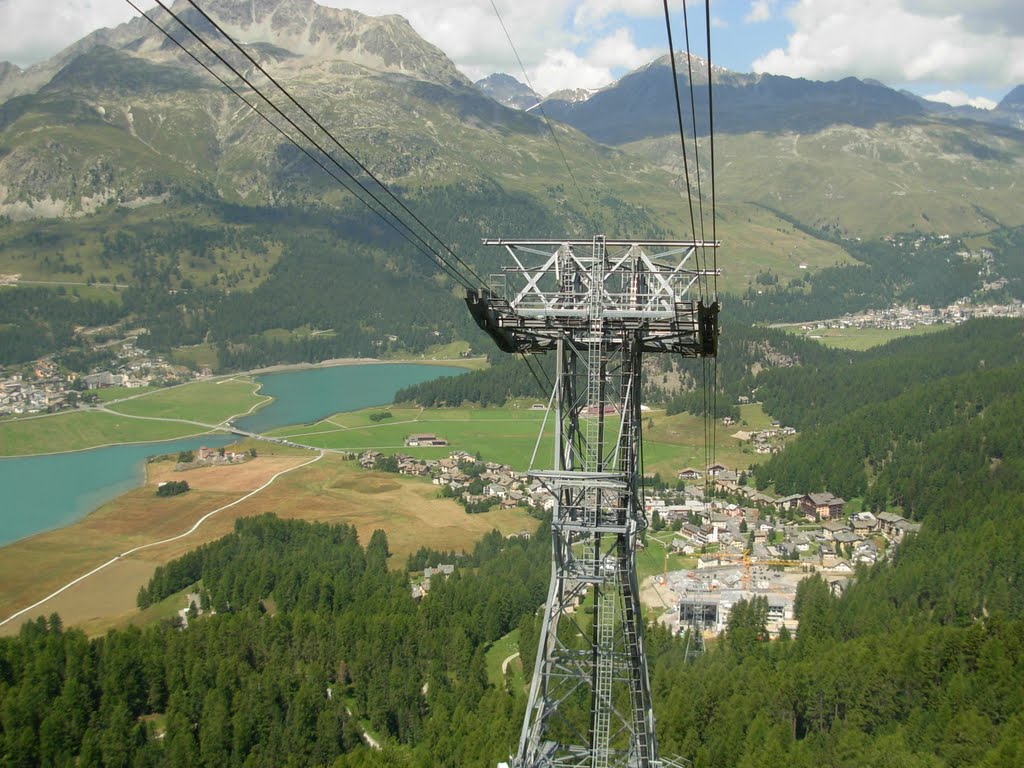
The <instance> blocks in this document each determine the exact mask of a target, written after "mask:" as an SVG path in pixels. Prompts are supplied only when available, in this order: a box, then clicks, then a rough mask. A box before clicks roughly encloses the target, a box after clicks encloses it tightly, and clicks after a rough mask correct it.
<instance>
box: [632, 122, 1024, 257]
mask: <svg viewBox="0 0 1024 768" xmlns="http://www.w3.org/2000/svg"><path fill="white" fill-rule="evenodd" d="M967 134H968V132H967V130H966V129H964V128H962V127H960V126H954V125H952V124H944V123H940V122H937V121H935V122H931V121H923V122H918V123H912V122H908V123H906V124H903V125H884V124H883V125H878V126H875V127H874V128H872V129H871V130H867V129H863V128H856V127H853V126H833V127H831V128H828V129H826V130H824V131H821V132H819V133H816V134H812V135H797V134H793V133H788V134H779V135H772V134H762V133H750V134H740V135H735V134H732V135H730V134H726V135H721V136H718V137H716V141H715V152H716V186H717V190H718V192H719V200H720V201H721V203H722V204H724V205H739V204H743V203H746V202H748V201H750V202H758V203H763V204H765V205H769V206H770V207H772V208H775V209H779V210H783V211H785V212H787V213H788V214H790V215H792V216H794V217H795V218H796V219H798V220H799V221H802V222H804V223H805V224H807V225H809V226H823V225H832V224H835V223H838V224H839V225H840V227H841V228H843V229H844V230H846V231H848V232H849V233H851V234H852V235H858V236H861V237H878V236H880V235H883V234H886V233H890V232H909V231H912V230H915V229H916V230H918V231H921V232H934V233H936V234H942V233H965V232H978V231H987V230H990V229H992V228H994V227H995V226H996V224H995V221H994V220H997V221H999V222H1000V223H1002V224H1003V225H1008V226H1012V225H1020V224H1022V223H1024V209H1021V207H1020V205H1019V204H1018V203H1017V195H1016V194H1015V191H1014V184H1015V182H1016V181H1017V180H1019V178H1020V174H1021V167H1022V164H1024V160H1022V158H1024V140H1022V138H1021V137H1020V136H1019V135H1016V136H1015V135H1013V134H1011V133H1009V132H999V133H997V132H995V131H991V132H988V131H984V130H972V131H970V133H969V135H970V140H971V141H978V142H979V143H981V144H982V145H983V146H984V147H987V148H988V149H989V150H991V154H992V157H990V158H984V159H981V158H979V157H977V156H975V155H973V154H972V153H971V151H970V150H969V149H965V148H964V146H965V145H964V139H963V137H964V136H966V135H967ZM673 141H675V140H673V139H672V138H671V137H664V138H659V139H647V140H644V141H640V142H635V143H633V144H630V145H627V146H625V147H624V148H625V149H628V150H629V151H632V152H635V153H637V154H639V155H641V156H643V157H646V158H649V159H651V160H652V161H654V162H664V158H666V157H668V158H671V157H674V156H675V155H676V154H678V149H677V147H676V146H675V144H674V143H673ZM976 151H977V150H976ZM766 180H769V181H768V182H767V183H766ZM979 209H980V210H983V211H985V212H987V214H988V216H986V215H982V214H980V213H979ZM989 216H991V217H992V218H989ZM993 219H994V220H993Z"/></svg>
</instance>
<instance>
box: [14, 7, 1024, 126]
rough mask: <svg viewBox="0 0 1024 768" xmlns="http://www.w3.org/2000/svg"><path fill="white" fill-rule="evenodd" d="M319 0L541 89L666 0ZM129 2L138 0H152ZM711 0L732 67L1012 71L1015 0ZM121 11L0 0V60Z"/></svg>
mask: <svg viewBox="0 0 1024 768" xmlns="http://www.w3.org/2000/svg"><path fill="white" fill-rule="evenodd" d="M197 1H198V2H200V4H201V0H197ZM319 2H320V3H321V4H322V5H333V6H337V7H348V8H353V9H355V10H359V11H362V12H364V13H369V14H373V15H379V14H384V13H398V14H401V15H403V16H405V17H406V18H407V19H409V21H410V22H411V23H412V26H413V27H414V28H415V29H416V31H417V32H419V34H421V35H422V36H423V37H425V38H426V39H427V40H429V41H430V42H432V43H434V44H435V45H437V46H438V47H439V48H441V49H442V50H443V51H444V52H445V53H447V54H448V56H449V57H450V58H451V59H452V60H453V61H454V62H455V63H456V65H457V66H458V67H459V68H460V69H461V70H462V71H463V72H464V73H465V74H466V75H467V76H469V77H470V78H471V79H473V80H477V79H480V78H482V77H485V76H486V75H488V74H491V73H492V72H506V73H508V74H510V75H512V76H514V77H516V78H517V79H519V80H520V81H529V83H530V84H531V85H532V86H533V88H534V90H536V91H538V92H539V93H541V94H543V95H546V94H548V93H550V92H552V91H555V90H560V89H563V88H599V87H601V86H604V85H607V84H608V83H610V82H612V81H614V80H615V79H616V78H618V77H620V76H622V75H623V74H625V73H626V72H628V71H629V70H631V69H635V68H636V67H638V66H641V65H642V64H645V63H647V62H649V61H651V60H652V59H654V58H656V57H657V56H661V55H663V54H665V53H667V52H668V42H667V35H666V29H665V15H664V14H665V12H664V6H663V4H662V3H658V2H656V0H493V3H492V0H444V1H443V2H442V1H439V0H319ZM136 4H138V5H140V7H143V8H146V7H148V6H150V5H152V0H137V2H136ZM495 7H496V9H497V13H496V12H495ZM686 8H687V14H688V21H689V34H690V50H691V51H692V52H693V53H695V54H697V55H700V56H703V57H706V56H707V47H706V42H705V22H704V20H705V6H704V3H703V2H698V1H697V0H691V2H688V3H687V5H686ZM710 11H711V59H712V61H713V63H714V64H716V65H721V66H724V67H726V68H728V69H731V70H734V71H738V72H768V73H772V74H777V75H788V76H790V77H804V78H808V79H812V80H835V79H840V78H843V77H850V76H853V77H858V78H861V79H866V78H872V79H875V80H879V81H881V82H883V83H885V84H886V85H889V86H890V87H893V88H905V89H907V90H910V91H912V92H914V93H916V94H918V95H920V96H924V97H925V98H930V99H933V100H935V101H942V102H945V103H949V104H954V105H958V106H959V105H963V104H971V105H973V106H977V107H981V108H991V107H993V106H995V104H996V102H998V100H999V99H1001V98H1002V97H1003V96H1004V95H1006V93H1008V92H1009V91H1010V90H1011V89H1012V88H1013V87H1014V86H1016V85H1018V84H1022V83H1024V10H1022V6H1021V0H969V1H968V0H711V3H710ZM669 12H670V17H671V19H672V27H673V33H672V34H673V42H674V44H675V48H676V49H677V50H680V49H682V48H684V47H685V28H684V24H683V4H682V0H671V2H670V3H669ZM133 15H135V12H134V11H133V10H132V9H131V7H130V6H129V5H128V4H127V3H126V2H124V0H65V1H64V2H60V3H51V2H42V1H41V0H0V61H4V60H6V61H11V62H13V63H14V64H17V65H18V66H20V67H26V66H30V65H32V64H34V63H37V62H39V61H42V60H45V59H46V58H48V57H49V56H52V55H53V54H54V53H56V52H57V51H59V50H60V49H62V48H63V47H65V46H66V45H69V44H70V43H72V42H74V41H75V40H77V39H79V38H81V37H83V36H84V35H86V34H88V33H89V32H90V31H92V30H94V29H96V28H98V27H102V26H114V25H116V24H119V23H121V22H123V21H126V20H127V19H129V18H131V16H133ZM499 15H500V18H501V20H502V21H503V22H504V24H505V27H506V28H507V30H508V36H509V37H511V40H512V43H513V44H514V46H515V50H516V52H517V53H518V59H519V60H521V62H522V67H521V66H520V64H519V61H517V56H516V54H515V53H513V49H512V46H510V44H509V41H508V39H507V38H506V35H505V32H504V31H503V29H502V25H501V22H499ZM524 68H525V74H524V71H523V69H524Z"/></svg>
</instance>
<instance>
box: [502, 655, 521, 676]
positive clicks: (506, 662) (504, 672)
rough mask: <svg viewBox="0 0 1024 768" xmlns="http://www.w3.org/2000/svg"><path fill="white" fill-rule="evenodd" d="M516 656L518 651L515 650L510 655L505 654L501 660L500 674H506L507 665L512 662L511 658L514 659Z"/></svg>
mask: <svg viewBox="0 0 1024 768" xmlns="http://www.w3.org/2000/svg"><path fill="white" fill-rule="evenodd" d="M518 656H519V651H516V652H515V653H513V654H512V655H511V656H506V657H505V660H504V661H503V662H501V674H502V675H506V674H508V665H509V664H511V663H512V659H514V658H516V657H518Z"/></svg>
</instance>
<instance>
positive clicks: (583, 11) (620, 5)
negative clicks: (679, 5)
mask: <svg viewBox="0 0 1024 768" xmlns="http://www.w3.org/2000/svg"><path fill="white" fill-rule="evenodd" d="M662 13H663V10H662V6H661V5H660V4H658V3H656V2H652V0H583V2H581V3H579V4H578V5H577V7H576V12H575V13H574V14H573V21H574V22H575V23H576V24H579V25H582V26H586V25H589V24H597V23H600V22H602V21H604V20H605V19H607V18H608V17H609V16H613V15H616V14H621V15H623V16H629V17H630V18H634V19H638V18H649V17H652V16H658V17H660V16H661V15H662Z"/></svg>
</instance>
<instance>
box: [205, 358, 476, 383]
mask: <svg viewBox="0 0 1024 768" xmlns="http://www.w3.org/2000/svg"><path fill="white" fill-rule="evenodd" d="M486 360H487V357H486V356H485V355H479V356H477V357H438V358H431V359H430V360H417V359H412V360H387V359H384V358H380V357H333V358H331V359H330V360H321V361H320V362H318V363H280V364H278V365H268V366H266V367H264V368H253V369H252V370H249V371H239V372H238V373H225V374H221V375H218V376H215V377H214V378H217V379H222V378H223V379H230V378H233V377H236V376H261V375H263V374H266V373H281V372H283V371H304V370H308V369H311V368H335V367H337V366H340V365H434V366H442V367H444V366H451V367H454V368H464V369H466V370H467V371H472V370H477V369H476V368H474V367H473V366H472V365H470V364H469V363H479V362H480V361H486Z"/></svg>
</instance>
